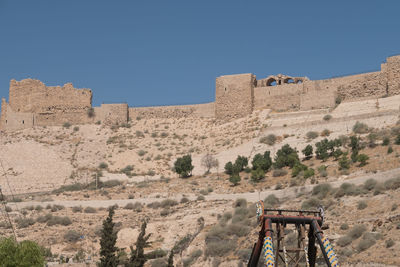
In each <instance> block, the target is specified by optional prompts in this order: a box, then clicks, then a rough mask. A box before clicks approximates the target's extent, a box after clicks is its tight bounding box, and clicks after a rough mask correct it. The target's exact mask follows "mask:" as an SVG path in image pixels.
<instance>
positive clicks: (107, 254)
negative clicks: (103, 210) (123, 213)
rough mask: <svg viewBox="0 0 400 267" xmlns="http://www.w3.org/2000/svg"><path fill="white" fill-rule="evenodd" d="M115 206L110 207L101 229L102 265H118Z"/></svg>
mask: <svg viewBox="0 0 400 267" xmlns="http://www.w3.org/2000/svg"><path fill="white" fill-rule="evenodd" d="M114 209H115V207H110V208H109V209H108V217H107V218H106V219H105V220H104V221H103V229H102V230H101V239H100V246H101V248H100V264H99V266H100V267H117V266H118V264H119V262H118V257H117V250H118V249H117V247H116V246H115V243H116V242H117V232H115V231H114V225H115V223H114V222H113V216H114Z"/></svg>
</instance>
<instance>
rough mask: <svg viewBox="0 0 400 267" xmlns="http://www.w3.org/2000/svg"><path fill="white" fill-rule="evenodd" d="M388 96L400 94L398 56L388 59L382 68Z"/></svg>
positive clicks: (399, 64)
mask: <svg viewBox="0 0 400 267" xmlns="http://www.w3.org/2000/svg"><path fill="white" fill-rule="evenodd" d="M384 73H385V77H386V79H387V90H388V95H391V96H392V95H398V94H400V56H394V57H389V58H387V60H386V64H385V67H384Z"/></svg>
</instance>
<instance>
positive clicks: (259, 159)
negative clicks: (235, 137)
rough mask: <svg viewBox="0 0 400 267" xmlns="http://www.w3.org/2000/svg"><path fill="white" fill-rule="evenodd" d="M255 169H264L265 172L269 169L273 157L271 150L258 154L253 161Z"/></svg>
mask: <svg viewBox="0 0 400 267" xmlns="http://www.w3.org/2000/svg"><path fill="white" fill-rule="evenodd" d="M251 165H252V167H253V170H257V169H262V170H263V171H264V172H267V171H269V169H270V168H271V166H272V159H271V155H270V152H269V151H265V153H264V155H261V154H260V153H258V154H256V155H255V156H254V158H253V160H252V162H251Z"/></svg>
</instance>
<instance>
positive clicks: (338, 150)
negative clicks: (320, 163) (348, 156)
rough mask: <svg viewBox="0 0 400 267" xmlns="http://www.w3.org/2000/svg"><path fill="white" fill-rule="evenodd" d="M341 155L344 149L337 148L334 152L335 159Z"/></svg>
mask: <svg viewBox="0 0 400 267" xmlns="http://www.w3.org/2000/svg"><path fill="white" fill-rule="evenodd" d="M341 155H343V151H342V150H341V149H340V148H338V149H336V150H335V151H334V152H333V154H332V156H333V157H334V158H335V160H338V159H339V158H340V156H341Z"/></svg>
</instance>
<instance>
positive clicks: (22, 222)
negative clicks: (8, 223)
mask: <svg viewBox="0 0 400 267" xmlns="http://www.w3.org/2000/svg"><path fill="white" fill-rule="evenodd" d="M15 222H16V223H17V227H18V228H27V227H29V226H31V225H34V224H35V220H34V219H32V218H22V217H21V218H17V219H16V220H15Z"/></svg>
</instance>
